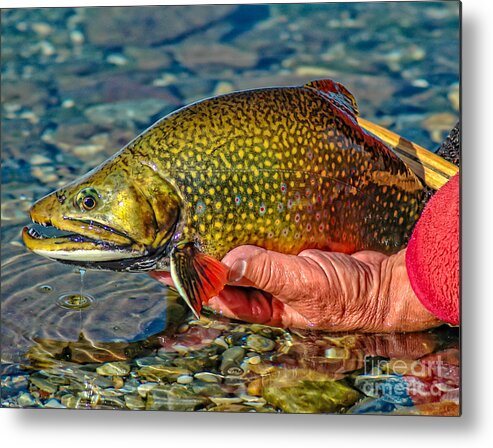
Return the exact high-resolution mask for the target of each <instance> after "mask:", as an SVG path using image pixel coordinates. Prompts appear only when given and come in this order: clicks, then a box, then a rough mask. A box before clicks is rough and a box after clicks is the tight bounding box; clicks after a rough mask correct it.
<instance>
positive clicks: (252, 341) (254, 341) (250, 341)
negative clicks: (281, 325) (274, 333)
mask: <svg viewBox="0 0 493 448" xmlns="http://www.w3.org/2000/svg"><path fill="white" fill-rule="evenodd" d="M246 346H247V348H249V349H250V350H253V351H254V352H258V353H266V352H270V351H272V350H274V348H275V347H276V343H275V342H274V341H273V340H272V339H268V338H265V337H263V336H260V335H258V334H251V335H250V336H248V337H247V339H246ZM257 364H258V363H257Z"/></svg>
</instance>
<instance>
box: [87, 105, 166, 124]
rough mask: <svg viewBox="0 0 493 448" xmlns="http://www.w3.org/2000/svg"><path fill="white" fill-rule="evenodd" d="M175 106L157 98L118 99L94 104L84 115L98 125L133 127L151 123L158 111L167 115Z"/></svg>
mask: <svg viewBox="0 0 493 448" xmlns="http://www.w3.org/2000/svg"><path fill="white" fill-rule="evenodd" d="M172 109H174V107H170V105H169V103H167V102H166V101H164V100H160V99H157V98H147V99H143V100H128V101H118V102H115V103H110V104H99V105H97V106H92V107H89V108H87V109H86V110H85V111H84V115H85V116H86V117H87V118H88V120H89V121H90V122H91V123H94V124H97V125H98V126H105V127H107V128H110V129H111V128H112V127H113V126H121V127H126V128H131V127H133V126H134V125H148V124H151V123H150V121H151V118H152V117H153V116H154V115H156V114H157V113H158V112H161V114H160V115H166V113H167V112H170V111H171V110H172Z"/></svg>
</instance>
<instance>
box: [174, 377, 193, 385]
mask: <svg viewBox="0 0 493 448" xmlns="http://www.w3.org/2000/svg"><path fill="white" fill-rule="evenodd" d="M176 382H177V383H178V384H190V383H191V382H193V377H192V376H190V375H180V376H179V377H178V378H176Z"/></svg>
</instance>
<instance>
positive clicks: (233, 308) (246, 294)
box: [207, 286, 278, 324]
mask: <svg viewBox="0 0 493 448" xmlns="http://www.w3.org/2000/svg"><path fill="white" fill-rule="evenodd" d="M207 306H208V307H210V308H212V309H213V310H214V311H216V312H217V313H219V314H221V315H224V316H226V317H229V318H232V319H240V320H244V321H247V322H251V323H259V324H263V323H267V322H272V321H273V320H274V313H273V307H272V302H271V297H270V296H269V295H266V294H264V293H263V292H261V291H258V290H255V289H247V288H235V287H231V286H226V287H225V288H224V289H223V290H222V291H221V292H220V293H219V295H217V296H215V297H212V298H211V299H210V300H209V302H208V304H207ZM276 323H277V324H278V322H276Z"/></svg>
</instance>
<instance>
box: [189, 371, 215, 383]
mask: <svg viewBox="0 0 493 448" xmlns="http://www.w3.org/2000/svg"><path fill="white" fill-rule="evenodd" d="M194 378H195V379H196V380H199V381H204V382H205V383H220V382H221V380H222V378H221V377H220V376H219V375H214V374H213V373H209V372H198V373H196V374H195V375H194Z"/></svg>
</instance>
